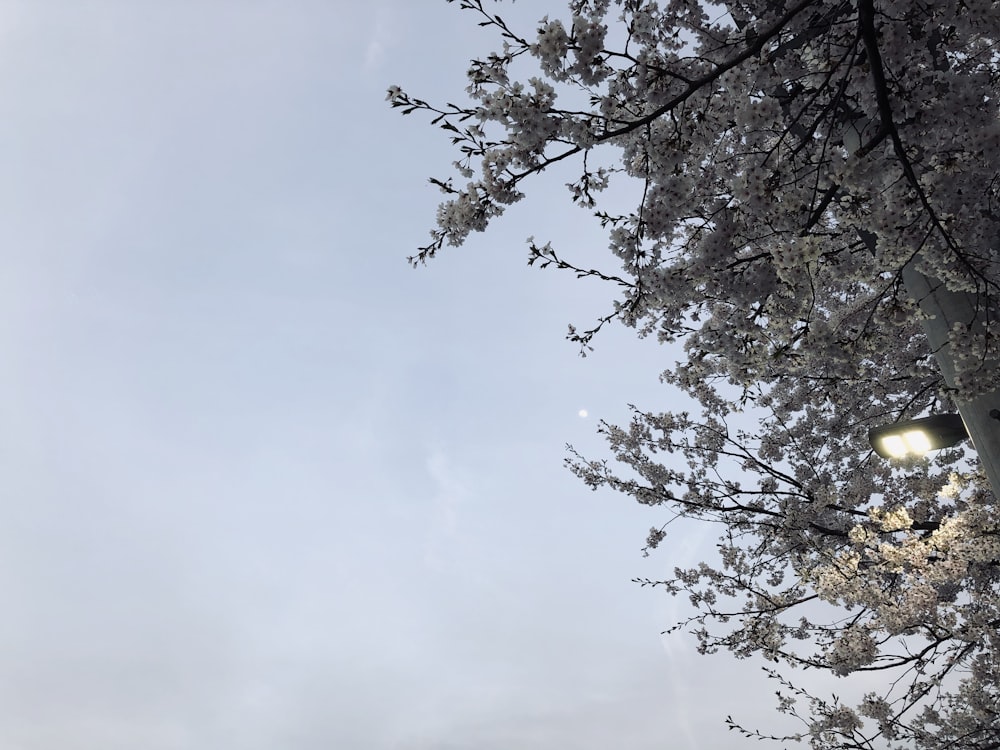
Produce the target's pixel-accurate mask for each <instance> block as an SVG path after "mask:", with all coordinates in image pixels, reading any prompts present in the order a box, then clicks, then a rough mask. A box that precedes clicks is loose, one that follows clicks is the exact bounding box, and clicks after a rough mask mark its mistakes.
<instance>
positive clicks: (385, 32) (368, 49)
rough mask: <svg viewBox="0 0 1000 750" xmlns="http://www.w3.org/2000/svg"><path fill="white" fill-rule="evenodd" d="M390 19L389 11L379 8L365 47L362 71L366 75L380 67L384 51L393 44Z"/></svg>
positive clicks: (393, 32) (394, 34)
mask: <svg viewBox="0 0 1000 750" xmlns="http://www.w3.org/2000/svg"><path fill="white" fill-rule="evenodd" d="M391 18H392V17H391V15H390V13H389V10H388V9H387V8H385V7H384V6H383V7H381V8H379V9H378V11H377V12H376V14H375V25H374V28H373V29H372V33H371V36H370V37H369V38H368V44H367V45H366V46H365V58H364V70H365V72H366V73H371V72H373V71H375V70H376V69H378V68H379V67H380V66H381V65H382V61H383V60H384V59H385V53H386V50H387V49H388V48H389V47H391V46H392V44H393V42H395V39H396V33H395V29H394V28H393V25H392V20H391Z"/></svg>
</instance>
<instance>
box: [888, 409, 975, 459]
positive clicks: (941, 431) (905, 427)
mask: <svg viewBox="0 0 1000 750" xmlns="http://www.w3.org/2000/svg"><path fill="white" fill-rule="evenodd" d="M967 437H969V432H968V430H966V429H965V423H964V422H963V421H962V417H961V415H959V414H935V415H933V416H930V417H922V418H921V419H913V420H910V421H909V422H896V423H894V424H890V425H885V426H883V427H873V428H872V429H870V430H868V442H869V443H871V444H872V448H874V449H875V452H876V453H878V454H879V455H880V456H882V458H904V457H907V456H922V455H924V454H925V453H927V452H928V451H936V450H941V449H942V448H950V447H951V446H953V445H955V444H957V443H960V442H961V441H963V440H965V439H966V438H967Z"/></svg>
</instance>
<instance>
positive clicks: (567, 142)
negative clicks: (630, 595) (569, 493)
mask: <svg viewBox="0 0 1000 750" xmlns="http://www.w3.org/2000/svg"><path fill="white" fill-rule="evenodd" d="M451 1H452V0H449V2H451ZM458 5H459V6H460V7H461V8H462V9H464V10H466V11H469V12H470V13H472V14H474V15H475V16H476V17H477V20H478V22H479V23H480V25H483V26H487V27H490V28H492V29H494V30H495V31H496V32H497V34H498V36H499V41H500V42H501V48H500V49H499V50H498V51H496V52H493V53H491V54H489V55H486V56H483V57H482V58H480V59H477V60H473V61H472V63H471V66H470V68H469V70H468V79H469V86H468V88H467V92H468V95H469V97H470V101H469V103H468V104H465V105H455V104H447V105H444V106H437V105H434V104H431V103H429V102H426V101H423V100H421V99H417V98H415V97H412V96H410V95H409V94H407V93H405V92H404V91H403V90H401V89H400V88H398V87H395V86H394V87H392V88H390V90H389V99H390V101H391V103H392V106H394V107H399V108H402V111H403V113H404V114H405V113H410V112H414V111H422V112H426V113H428V114H430V115H431V116H432V117H433V122H434V123H435V124H437V125H439V126H440V127H442V128H444V129H445V130H447V131H449V133H450V134H451V136H452V141H453V143H454V145H455V146H456V148H457V149H458V152H459V158H458V161H456V162H455V163H454V167H455V169H456V170H457V173H458V174H459V175H460V176H461V178H462V179H463V180H465V182H464V184H459V183H457V182H456V181H455V179H454V178H450V179H434V180H432V182H434V183H435V184H436V185H437V186H438V187H440V189H441V190H442V191H443V192H444V193H445V194H446V198H445V200H444V202H443V203H442V204H441V206H440V208H439V210H438V215H437V226H436V228H435V229H434V230H433V231H432V237H431V242H430V243H429V244H427V245H426V246H424V247H421V248H420V249H419V252H418V253H417V254H416V255H415V256H414V257H413V258H411V262H413V263H414V264H420V263H424V262H426V261H427V260H429V259H430V258H432V257H434V256H435V255H436V254H437V253H438V252H439V251H440V250H441V249H442V248H443V247H444V246H445V245H460V244H462V243H463V242H464V241H465V240H466V239H467V237H468V236H469V234H470V233H471V232H473V231H483V230H485V229H486V228H487V226H488V224H489V222H490V221H491V220H493V219H494V218H495V217H497V216H499V215H500V214H502V213H503V211H504V208H505V207H506V206H508V205H510V204H512V203H514V202H516V201H518V200H520V199H522V198H523V197H524V195H525V191H526V190H528V185H529V184H530V182H531V179H532V178H533V177H535V176H536V175H538V174H539V173H540V172H542V171H543V170H546V169H549V168H556V165H557V163H560V164H559V166H560V168H562V167H565V165H566V164H567V163H572V164H575V165H576V166H575V169H576V170H577V171H576V173H575V179H574V180H573V181H572V182H571V183H570V184H569V185H568V188H569V197H570V199H571V200H572V201H573V202H575V203H577V204H579V205H580V206H582V207H583V208H585V209H587V210H589V211H590V212H591V213H592V214H593V215H594V216H595V217H596V220H597V222H598V223H599V224H600V225H601V226H602V227H603V228H604V229H605V230H606V231H607V234H608V237H609V240H610V249H611V251H612V253H613V255H614V256H616V260H610V259H609V261H610V262H613V263H615V264H616V265H617V267H612V268H610V269H606V270H589V269H586V268H584V267H582V266H578V265H575V264H574V262H573V260H572V259H569V258H566V257H564V256H563V255H561V254H557V252H556V250H555V249H553V247H552V246H551V244H548V243H536V242H534V241H529V248H528V253H529V255H528V262H529V264H535V265H540V266H542V267H555V268H560V269H564V270H568V271H571V272H574V273H577V274H579V275H585V276H597V277H599V278H602V279H605V280H606V281H608V282H610V283H611V284H612V285H613V287H614V288H615V289H616V291H617V293H618V295H619V296H618V299H616V300H615V301H614V305H613V309H612V310H611V312H610V313H609V314H608V315H607V316H605V317H604V318H602V319H601V320H599V321H598V323H597V324H596V325H595V326H593V327H591V328H590V329H588V330H582V331H581V330H578V329H575V328H572V327H571V328H570V334H569V335H570V338H571V339H572V340H573V341H575V342H577V343H578V344H579V345H580V346H581V347H582V350H583V351H584V352H585V351H586V350H587V348H588V347H590V346H591V345H592V342H593V339H594V336H595V335H596V334H597V332H598V331H599V330H600V329H601V327H602V326H603V325H604V324H606V323H607V322H609V321H612V320H618V321H621V322H622V323H624V324H625V325H627V326H632V327H634V328H635V329H636V331H637V333H638V334H639V335H641V336H656V337H657V338H658V339H659V341H661V342H677V343H680V344H683V349H684V352H685V360H684V361H683V362H680V363H678V364H677V365H676V366H675V367H674V368H672V369H670V370H668V371H667V372H665V373H664V374H663V379H664V381H665V382H666V383H668V384H669V385H671V386H674V387H676V388H679V389H680V390H681V391H683V392H684V393H686V394H687V395H688V396H690V397H691V398H692V399H693V400H694V402H696V404H697V407H698V408H697V410H696V413H694V414H692V413H688V412H683V413H658V412H652V411H643V410H640V409H638V408H635V409H634V410H633V419H632V422H631V424H629V425H627V426H623V427H619V426H612V425H608V424H602V427H601V429H602V431H603V432H604V433H605V435H606V437H607V440H608V443H609V446H610V450H611V453H612V455H613V458H614V459H615V461H614V462H608V461H606V460H589V459H587V458H585V457H582V456H579V455H577V454H575V453H573V454H571V457H570V459H569V462H568V463H569V464H570V467H571V468H572V470H573V471H575V472H576V473H577V474H578V475H579V476H580V477H581V478H582V479H583V480H584V481H585V482H586V483H587V484H588V485H590V486H591V487H593V488H595V489H596V488H599V487H610V488H612V489H614V490H617V491H619V492H622V493H624V494H626V495H629V496H631V497H633V498H634V499H635V500H637V501H638V502H640V503H643V504H646V505H650V506H656V507H657V508H660V509H662V511H663V512H664V513H665V514H666V516H665V521H666V523H664V524H662V525H658V526H656V527H654V528H653V529H652V530H651V532H650V535H649V539H648V548H650V549H651V548H654V547H656V546H657V545H658V544H659V543H661V542H662V541H663V539H664V538H665V536H666V534H667V531H668V528H667V525H666V524H668V523H670V522H671V521H672V520H673V519H675V518H687V519H696V520H700V521H703V522H709V523H716V524H718V526H719V530H720V534H721V536H720V539H719V543H718V557H717V559H715V560H713V561H709V562H705V563H702V564H701V565H699V566H698V567H696V568H695V569H692V570H676V571H675V577H674V578H673V579H671V580H667V581H656V582H654V581H644V583H648V584H650V585H656V586H660V587H663V588H665V589H666V590H667V591H669V592H671V593H674V594H677V593H685V594H687V595H688V596H689V597H690V600H691V603H692V605H693V606H694V608H695V610H694V613H693V615H692V617H691V619H690V620H688V621H686V622H684V623H679V624H678V625H677V626H676V627H678V628H684V627H688V628H692V629H693V631H694V632H695V633H696V634H697V636H698V639H699V643H700V649H701V650H702V651H704V652H714V651H718V650H729V651H731V652H732V653H733V654H735V655H736V656H738V657H746V656H750V655H754V654H757V655H763V656H765V657H766V658H768V659H771V660H773V661H774V662H775V663H776V664H777V666H776V667H775V669H774V671H773V672H772V676H773V677H774V678H775V679H776V680H778V681H779V682H780V683H781V685H782V688H781V690H780V691H779V706H778V707H779V709H780V710H782V711H784V712H786V713H789V714H792V715H794V716H797V717H799V718H800V719H801V720H802V722H803V723H804V729H803V732H802V734H800V735H796V736H797V737H798V738H800V739H807V740H808V741H809V742H810V743H811V746H812V747H815V748H834V747H837V748H859V749H861V748H876V747H892V748H895V747H899V748H903V747H906V748H926V749H928V750H929V749H931V748H935V749H938V748H942V749H943V748H968V749H969V750H988V749H990V748H1000V709H998V706H1000V522H998V519H997V513H996V498H995V496H994V494H993V492H992V490H991V488H990V486H989V484H988V482H987V481H986V479H985V477H984V476H983V474H982V472H981V470H980V468H979V466H978V463H977V461H976V457H975V454H974V453H973V452H970V451H969V449H968V448H967V447H961V446H960V447H957V448H954V449H950V450H948V451H944V452H942V453H940V454H938V456H937V457H935V458H932V459H923V460H914V461H910V462H909V463H906V464H905V465H902V466H892V465H890V464H888V463H886V462H883V461H881V460H880V459H878V458H877V457H875V456H873V454H872V452H871V450H870V448H869V447H868V445H867V441H866V440H865V434H866V431H867V429H868V428H869V427H871V426H874V425H878V424H883V423H885V422H888V421H893V420H902V419H909V418H912V417H916V416H919V415H923V414H926V413H929V412H934V411H941V410H949V409H952V408H953V407H954V403H955V401H956V400H963V399H965V400H968V399H972V398H975V397H976V396H978V395H980V394H983V393H988V392H991V391H993V390H995V389H996V388H998V387H1000V373H998V370H997V368H996V367H994V366H993V365H992V363H993V362H995V361H997V360H998V359H1000V355H998V352H997V347H998V345H997V340H998V339H997V336H998V334H1000V325H998V323H997V321H996V314H995V311H996V310H997V309H998V306H997V305H996V301H997V292H998V281H1000V257H998V250H997V246H996V241H997V235H998V228H1000V166H998V154H1000V110H998V104H1000V47H998V43H1000V3H998V2H996V1H995V0H992V1H991V0H948V1H947V2H930V0H893V2H888V0H757V1H756V2H751V1H749V0H748V1H744V2H737V1H735V0H734V1H733V2H728V3H726V4H725V6H724V7H722V6H713V5H709V4H706V3H704V2H699V1H698V0H664V1H663V2H661V3H656V2H650V1H648V0H616V1H615V2H611V0H572V2H570V3H569V9H568V15H567V16H566V18H565V20H559V19H556V18H550V17H548V16H547V17H545V18H543V19H542V20H541V21H540V22H539V24H538V26H537V28H536V29H535V30H534V32H533V33H532V34H530V35H521V34H520V33H519V32H518V31H516V30H515V29H513V28H511V27H510V26H508V24H507V23H506V22H505V21H504V19H503V18H502V17H501V16H500V15H497V13H496V12H494V11H493V10H491V8H490V7H487V5H485V0H459V1H458ZM620 183H623V184H629V185H635V186H638V187H639V188H641V199H639V200H638V202H637V205H636V206H635V207H634V209H633V210H631V211H629V212H625V213H618V212H613V211H610V210H608V209H606V208H605V207H604V206H603V205H602V202H601V201H602V198H603V197H604V195H602V193H604V191H606V190H608V189H609V188H612V187H613V186H615V185H617V184H620ZM914 271H916V272H919V273H921V274H923V275H924V276H925V277H927V278H930V279H932V280H935V283H939V284H941V285H942V287H943V288H944V289H946V290H948V291H951V292H971V293H972V294H973V295H974V299H975V300H976V304H977V305H978V306H979V309H978V310H977V313H978V320H977V323H976V325H975V326H972V325H959V326H956V328H955V329H954V330H953V331H952V332H951V336H950V339H949V346H950V349H951V354H952V358H953V361H954V364H955V373H954V377H953V378H952V379H951V382H945V380H944V379H943V378H942V374H941V370H940V368H939V367H938V365H937V363H936V362H935V359H934V352H933V351H931V348H930V347H929V345H928V341H927V337H926V336H925V335H924V333H923V330H922V328H921V323H922V317H924V316H925V313H922V312H921V309H920V306H919V304H918V303H919V302H920V300H916V299H914V298H913V297H912V295H911V294H910V293H908V291H907V288H906V285H905V283H904V275H905V274H906V273H908V272H914ZM747 425H753V426H752V427H748V426H747ZM798 668H803V669H805V668H817V669H823V670H828V671H830V672H832V673H834V674H836V675H841V676H844V677H847V676H849V675H857V674H859V673H865V672H875V673H878V674H880V675H883V676H884V678H885V688H884V690H882V691H877V692H872V693H869V694H868V695H866V696H865V698H864V699H863V701H861V702H860V703H859V704H858V705H845V704H842V703H840V702H838V701H836V700H824V699H822V698H819V697H816V696H814V695H810V694H808V693H806V692H805V691H803V690H802V689H801V688H798V687H796V686H795V684H794V683H793V681H792V679H791V677H790V676H789V675H790V674H791V671H790V670H794V669H798ZM733 726H734V727H735V728H738V729H740V731H742V732H744V733H746V734H747V735H749V736H757V737H764V736H766V734H765V733H762V732H760V731H757V730H752V729H743V728H742V727H738V726H736V725H735V724H733ZM784 739H788V738H784Z"/></svg>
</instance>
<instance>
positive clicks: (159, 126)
mask: <svg viewBox="0 0 1000 750" xmlns="http://www.w3.org/2000/svg"><path fill="white" fill-rule="evenodd" d="M561 5H562V4H561V3H559V2H541V1H539V2H535V3H524V4H522V3H518V4H517V5H515V6H511V7H510V8H509V9H508V10H506V11H505V17H506V16H507V15H509V16H510V19H511V20H512V21H514V20H515V19H520V20H521V21H524V22H527V24H528V26H527V28H529V29H530V27H531V24H532V23H533V22H534V20H537V17H540V16H541V15H543V14H544V13H546V12H556V11H558V10H559V9H560V8H561ZM492 45H493V39H492V38H491V37H490V36H489V34H488V32H486V31H484V30H480V29H478V28H477V27H476V26H475V24H474V22H473V19H472V18H471V17H470V16H469V15H468V14H466V13H462V12H460V11H459V10H458V8H457V7H456V5H448V4H446V3H445V2H443V0H371V1H370V2H366V3H360V2H350V1H349V0H200V1H199V2H195V1H194V0H175V1H174V2H162V1H161V0H0V110H2V111H0V159H2V164H3V168H2V170H0V216H2V221H0V257H2V273H0V352H2V356H0V513H2V518H0V596H2V600H3V604H4V616H3V618H2V619H0V748H4V750H118V749H121V750H125V749H126V748H127V749H128V750H132V749H134V748H137V747H141V748H143V750H187V749H192V750H193V749H194V748H206V747H211V748H226V749H227V750H228V749H229V748H232V749H233V750H279V749H280V750H289V749H293V750H312V749H313V748H324V749H326V748H350V749H351V750H355V749H356V750H458V749H459V748H477V750H494V749H496V750H499V749H501V748H504V749H507V748H525V749H526V750H550V749H552V750H555V749H556V748H559V749H560V750H561V749H562V748H579V749H580V750H592V749H593V750H597V749H598V748H602V749H603V748H608V747H623V748H630V749H632V750H652V748H668V747H669V748H672V749H680V750H718V749H720V748H724V747H725V748H728V747H731V746H732V742H733V740H735V739H736V738H735V737H734V736H732V735H731V734H729V733H727V731H726V728H725V726H724V724H723V720H724V718H725V716H726V715H727V714H730V713H731V714H733V715H734V717H736V718H739V719H742V720H744V721H746V722H747V723H749V724H755V723H758V724H762V725H765V726H767V725H769V723H770V722H771V721H772V720H773V716H772V715H771V714H772V707H773V697H772V692H773V686H772V685H771V683H769V682H767V681H766V680H765V679H764V678H763V675H762V674H761V672H760V669H759V666H758V665H756V664H753V663H748V662H735V661H733V660H731V659H729V658H728V657H725V656H716V657H702V656H698V655H697V654H695V653H694V650H693V646H692V643H691V640H690V639H689V638H686V637H685V636H683V635H682V636H671V637H669V638H663V637H661V635H660V633H661V631H662V630H664V629H665V628H666V627H668V626H669V625H671V624H673V622H674V621H675V620H677V619H679V618H681V617H683V616H684V614H685V613H686V612H687V609H686V607H685V603H684V602H683V601H681V600H675V599H671V598H669V597H666V596H664V595H661V594H659V593H658V592H656V591H653V590H650V589H643V588H641V587H639V586H638V585H636V584H634V583H632V582H631V579H633V578H636V577H642V578H657V577H665V576H669V574H670V571H671V570H672V569H673V566H675V565H685V564H690V563H692V562H694V561H696V560H698V559H699V557H700V556H703V555H705V554H707V552H706V550H711V548H712V544H713V538H712V536H711V534H708V533H706V532H705V531H703V530H700V529H699V528H697V527H693V528H690V529H688V530H685V531H684V533H682V534H680V535H679V536H671V537H668V541H667V542H666V543H665V547H666V548H665V549H663V550H661V551H658V552H657V553H655V554H654V555H652V556H650V557H649V558H643V557H642V555H641V554H640V550H641V548H642V546H643V542H644V539H645V536H646V533H647V532H648V529H649V528H650V526H652V525H657V526H658V525H660V524H661V523H662V522H663V521H664V520H666V519H665V517H664V516H663V515H660V514H658V513H657V511H655V510H650V509H649V508H643V507H640V506H638V505H637V504H635V503H634V502H632V501H630V500H629V499H628V498H625V497H618V496H613V495H611V494H608V493H599V492H598V493H595V492H591V491H590V490H588V489H587V488H586V487H585V486H584V485H583V484H582V483H581V482H579V480H577V479H576V478H575V477H574V476H572V474H571V473H570V472H569V471H568V470H567V469H566V468H564V466H563V460H564V459H565V457H566V444H567V443H570V444H572V445H574V446H575V447H576V448H577V449H579V450H580V451H581V452H583V453H585V454H587V455H592V456H594V457H596V458H601V457H604V455H605V454H604V453H602V451H603V444H602V441H601V440H600V438H599V437H598V436H597V435H596V428H597V425H598V421H599V420H600V419H606V420H607V421H609V422H612V423H621V422H624V421H626V420H627V419H628V406H627V405H628V404H629V403H635V404H638V405H639V406H641V407H645V408H650V409H670V408H677V407H680V406H683V404H682V403H681V402H679V401H678V397H677V395H676V394H673V393H671V392H669V391H667V390H666V389H665V388H664V387H663V386H661V385H660V384H659V382H658V375H659V372H660V371H661V370H663V369H664V368H666V367H669V366H670V365H671V364H672V363H673V362H674V360H676V359H677V358H678V356H679V354H678V353H677V352H676V351H672V350H669V349H665V348H663V347H660V346H658V345H657V344H656V343H655V342H654V341H650V340H639V339H637V338H636V337H635V336H634V332H632V331H629V330H625V329H620V328H619V329H611V330H609V331H608V332H607V333H602V335H601V337H600V338H599V339H598V340H597V342H596V350H595V351H594V352H593V353H592V354H591V355H590V356H588V357H586V358H581V357H580V356H578V351H577V349H576V347H575V345H573V344H571V343H569V342H567V341H565V338H564V337H565V333H566V326H567V324H569V323H576V324H578V325H589V324H590V323H592V322H593V321H595V320H596V319H597V318H598V317H600V316H602V315H604V314H606V313H607V312H608V311H609V310H610V305H611V302H612V300H613V295H614V290H613V289H611V288H609V287H606V286H603V285H601V284H600V283H590V282H587V281H578V280H576V279H574V278H573V277H572V276H570V275H565V274H560V273H558V272H555V271H552V270H551V269H550V270H546V271H539V270H537V269H532V268H528V267H527V265H526V258H527V251H526V245H525V239H526V238H527V237H528V236H529V235H534V236H536V237H538V238H539V239H552V240H553V241H554V244H555V246H556V247H557V249H559V250H560V251H564V252H565V254H566V255H568V256H570V257H574V258H586V259H588V262H590V260H593V262H595V263H596V262H601V261H602V260H610V258H608V259H605V256H606V255H607V253H606V250H605V247H606V240H605V239H604V237H603V235H602V233H601V231H600V229H599V227H597V226H596V225H594V224H593V223H590V222H585V221H581V219H582V218H583V216H582V215H581V214H580V213H579V212H578V210H577V209H573V208H572V207H570V206H569V201H568V200H567V198H568V194H567V193H565V192H564V188H563V187H562V183H564V182H567V181H568V178H567V179H563V178H564V177H566V176H565V175H559V174H554V175H552V176H551V178H548V177H547V178H546V179H548V180H549V182H547V183H546V182H544V181H543V182H541V183H539V184H538V185H536V186H535V189H534V190H533V191H530V192H529V196H528V199H527V200H526V201H525V202H524V203H523V204H521V205H518V206H516V207H515V208H513V209H512V210H511V211H510V212H509V214H508V215H506V216H505V217H503V219H502V220H500V221H498V222H497V224H496V225H495V226H494V227H492V228H491V230H490V231H489V232H488V233H486V234H483V235H475V236H473V237H471V238H470V240H469V242H468V243H467V245H466V246H464V247H462V248H457V249H454V248H452V249H449V251H448V252H446V253H443V254H442V255H441V256H440V257H439V258H437V259H436V260H435V261H434V262H433V263H431V264H429V265H428V266H427V267H425V268H419V269H412V268H410V267H409V266H408V264H407V263H406V257H407V256H408V255H410V254H412V253H413V251H414V250H415V248H416V247H417V246H418V245H420V244H424V243H425V242H426V238H427V231H428V230H429V228H430V227H431V225H432V223H433V216H434V209H435V207H436V204H437V202H438V200H439V198H440V194H439V193H438V192H437V191H436V190H435V189H434V188H433V187H432V186H430V185H429V184H428V183H427V181H426V178H427V177H428V176H431V175H445V174H447V172H448V168H449V164H450V162H451V161H452V159H453V158H454V156H453V155H452V153H451V152H450V149H449V144H448V140H447V137H446V134H444V133H443V132H442V131H439V130H436V129H434V128H431V127H430V126H429V125H428V124H427V122H426V119H420V117H419V115H412V116H410V117H409V118H403V117H401V116H400V115H399V113H398V112H397V111H393V110H391V109H390V108H389V107H388V105H387V103H386V102H385V90H386V88H387V87H388V86H389V85H392V84H398V85H401V86H403V88H404V89H406V90H408V91H410V92H412V93H414V94H416V95H418V96H421V97H423V98H427V99H432V100H442V101H446V100H452V101H453V100H455V99H456V98H459V97H461V96H462V92H463V90H464V85H465V84H464V81H463V76H464V71H465V68H466V63H467V61H468V59H469V57H470V56H472V55H475V54H481V53H483V52H484V51H486V50H488V49H492ZM605 265H607V263H605ZM582 411H585V412H586V415H587V416H585V417H584V416H581V412H582Z"/></svg>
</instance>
